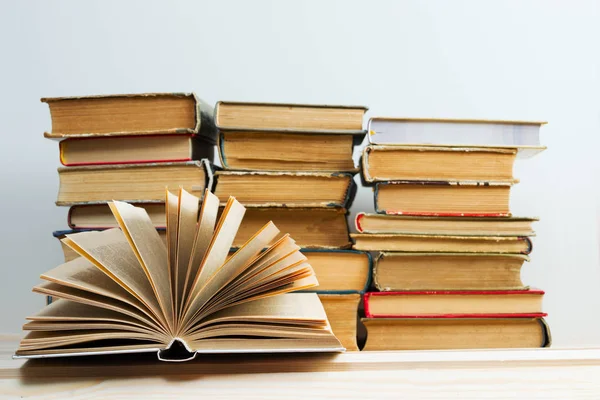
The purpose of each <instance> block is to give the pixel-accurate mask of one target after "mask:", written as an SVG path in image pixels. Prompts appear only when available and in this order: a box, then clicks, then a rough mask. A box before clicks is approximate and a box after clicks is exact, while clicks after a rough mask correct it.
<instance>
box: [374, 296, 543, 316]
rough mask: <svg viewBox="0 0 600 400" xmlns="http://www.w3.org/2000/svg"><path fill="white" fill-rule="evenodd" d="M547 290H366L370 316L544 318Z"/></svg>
mask: <svg viewBox="0 0 600 400" xmlns="http://www.w3.org/2000/svg"><path fill="white" fill-rule="evenodd" d="M543 296H544V292H543V291H542V290H539V289H529V290H424V291H403V292H369V293H365V298H364V300H365V316H366V317H367V318H510V317H519V318H541V317H545V316H546V314H545V313H543V312H542V298H543Z"/></svg>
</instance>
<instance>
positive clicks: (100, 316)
mask: <svg viewBox="0 0 600 400" xmlns="http://www.w3.org/2000/svg"><path fill="white" fill-rule="evenodd" d="M27 319H28V320H29V321H35V322H52V323H57V322H69V323H82V322H115V323H119V324H127V325H132V326H136V327H138V328H142V329H145V330H147V331H156V329H155V328H154V327H153V326H152V325H148V324H145V323H143V322H141V321H140V320H139V319H137V318H133V317H131V316H128V315H125V314H123V313H120V312H118V311H113V310H109V309H106V308H100V307H95V306H91V305H89V304H83V303H77V302H74V301H71V300H64V299H58V300H55V301H53V302H52V303H50V304H48V305H47V306H46V307H44V308H42V309H41V310H40V311H39V312H38V313H37V314H35V315H33V316H31V317H27Z"/></svg>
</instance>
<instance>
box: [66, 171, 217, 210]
mask: <svg viewBox="0 0 600 400" xmlns="http://www.w3.org/2000/svg"><path fill="white" fill-rule="evenodd" d="M213 168H214V167H213V166H212V165H211V164H210V163H209V162H208V160H202V161H189V162H178V163H154V164H125V165H103V166H100V165H97V166H84V167H65V168H59V169H58V177H59V180H60V186H59V191H58V199H57V201H56V205H58V206H72V205H76V204H102V203H106V202H109V201H111V200H120V201H127V202H132V203H164V201H165V200H164V190H165V187H167V188H168V189H170V190H177V189H178V188H179V187H183V188H184V189H185V190H187V191H189V192H190V193H192V194H196V195H199V196H201V195H202V193H203V192H204V189H207V188H208V189H211V188H212V186H213ZM133 182H134V183H135V184H132V183H133Z"/></svg>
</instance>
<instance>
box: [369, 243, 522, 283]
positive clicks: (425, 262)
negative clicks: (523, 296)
mask: <svg viewBox="0 0 600 400" xmlns="http://www.w3.org/2000/svg"><path fill="white" fill-rule="evenodd" d="M526 261H529V257H528V256H526V255H523V254H496V253H399V252H391V253H388V252H382V253H380V254H379V256H378V257H377V259H376V260H375V262H374V265H373V283H374V285H375V287H376V288H377V290H379V291H381V292H398V291H408V290H415V291H429V290H434V291H437V290H524V289H527V287H526V286H524V285H523V282H522V281H521V267H522V266H523V263H524V262H526Z"/></svg>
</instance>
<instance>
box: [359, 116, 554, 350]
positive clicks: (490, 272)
mask: <svg viewBox="0 0 600 400" xmlns="http://www.w3.org/2000/svg"><path fill="white" fill-rule="evenodd" d="M541 125H542V123H538V122H514V121H468V120H415V119H389V118H373V119H371V120H370V121H369V128H368V130H369V140H370V142H371V144H370V145H369V146H367V147H366V148H365V150H364V153H363V157H362V177H363V179H364V181H365V183H366V184H370V185H374V195H375V209H376V212H377V213H376V214H359V215H358V216H357V218H356V227H357V230H358V232H359V233H357V234H354V235H352V236H353V238H354V240H355V245H354V248H355V249H358V250H363V251H377V252H380V253H379V255H378V256H377V258H376V261H375V263H374V267H373V280H374V286H375V288H376V290H377V291H374V292H370V293H367V294H365V315H366V318H365V319H364V320H363V321H364V323H365V326H366V327H367V332H368V336H367V342H366V345H365V350H401V349H458V348H493V347H544V346H548V345H549V344H550V333H549V329H548V326H547V325H546V323H545V321H544V319H543V318H542V317H544V316H545V314H544V313H543V312H542V309H541V305H542V296H543V292H542V291H540V290H536V289H530V288H529V287H527V286H525V285H524V284H523V283H522V282H521V278H520V271H521V267H522V265H523V263H524V262H525V261H528V260H529V258H528V254H529V253H530V251H531V241H530V239H529V237H530V236H533V235H534V232H533V230H532V226H531V225H532V222H533V221H534V220H535V219H534V218H518V217H513V216H511V214H510V210H509V195H510V191H511V187H512V185H513V184H515V183H517V181H516V180H515V179H514V178H513V163H514V161H515V159H516V157H517V156H527V155H531V154H533V153H535V152H538V151H540V150H543V147H541V146H540V143H539V130H540V126H541Z"/></svg>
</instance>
